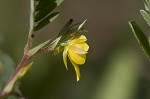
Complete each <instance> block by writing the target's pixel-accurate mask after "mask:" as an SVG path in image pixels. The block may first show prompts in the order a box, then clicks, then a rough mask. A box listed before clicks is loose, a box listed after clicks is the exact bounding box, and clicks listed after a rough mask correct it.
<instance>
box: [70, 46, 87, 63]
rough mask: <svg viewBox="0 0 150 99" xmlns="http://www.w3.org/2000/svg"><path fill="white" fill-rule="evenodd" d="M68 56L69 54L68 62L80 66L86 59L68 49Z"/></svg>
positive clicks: (82, 55)
mask: <svg viewBox="0 0 150 99" xmlns="http://www.w3.org/2000/svg"><path fill="white" fill-rule="evenodd" d="M68 54H69V57H70V60H72V61H73V62H75V63H76V64H79V65H82V64H84V63H85V59H86V55H85V54H77V53H75V52H73V51H72V50H70V49H69V50H68Z"/></svg>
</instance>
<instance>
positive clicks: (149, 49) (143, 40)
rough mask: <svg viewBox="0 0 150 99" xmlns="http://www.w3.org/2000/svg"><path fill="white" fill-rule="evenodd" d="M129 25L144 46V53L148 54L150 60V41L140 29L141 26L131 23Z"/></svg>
mask: <svg viewBox="0 0 150 99" xmlns="http://www.w3.org/2000/svg"><path fill="white" fill-rule="evenodd" d="M129 25H130V27H131V29H132V31H133V33H134V36H135V37H136V39H137V40H138V42H139V43H140V45H141V46H142V48H143V50H144V52H145V53H146V55H147V57H148V58H149V59H150V45H149V42H148V39H147V38H146V36H145V34H144V33H143V31H142V30H141V29H140V28H139V26H138V25H137V24H136V23H135V22H134V21H130V22H129Z"/></svg>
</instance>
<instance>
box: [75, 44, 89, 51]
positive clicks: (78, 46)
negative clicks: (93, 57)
mask: <svg viewBox="0 0 150 99" xmlns="http://www.w3.org/2000/svg"><path fill="white" fill-rule="evenodd" d="M72 46H74V47H77V48H80V49H82V50H84V51H88V50H89V46H88V45H87V44H86V43H79V44H73V45H72Z"/></svg>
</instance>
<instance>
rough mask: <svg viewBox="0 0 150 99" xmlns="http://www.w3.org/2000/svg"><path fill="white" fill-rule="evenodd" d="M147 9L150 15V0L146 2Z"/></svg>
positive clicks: (145, 0)
mask: <svg viewBox="0 0 150 99" xmlns="http://www.w3.org/2000/svg"><path fill="white" fill-rule="evenodd" d="M144 4H145V9H146V10H147V11H148V12H149V13H150V0H144Z"/></svg>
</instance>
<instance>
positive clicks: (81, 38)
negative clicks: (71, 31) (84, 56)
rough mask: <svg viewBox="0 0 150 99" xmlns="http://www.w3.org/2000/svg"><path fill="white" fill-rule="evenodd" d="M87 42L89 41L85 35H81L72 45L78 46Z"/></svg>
mask: <svg viewBox="0 0 150 99" xmlns="http://www.w3.org/2000/svg"><path fill="white" fill-rule="evenodd" d="M86 41H87V39H86V37H85V36H84V35H81V36H79V37H77V38H74V39H73V40H72V41H71V43H72V44H77V43H84V42H86Z"/></svg>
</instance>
